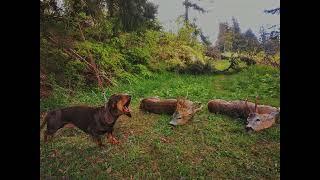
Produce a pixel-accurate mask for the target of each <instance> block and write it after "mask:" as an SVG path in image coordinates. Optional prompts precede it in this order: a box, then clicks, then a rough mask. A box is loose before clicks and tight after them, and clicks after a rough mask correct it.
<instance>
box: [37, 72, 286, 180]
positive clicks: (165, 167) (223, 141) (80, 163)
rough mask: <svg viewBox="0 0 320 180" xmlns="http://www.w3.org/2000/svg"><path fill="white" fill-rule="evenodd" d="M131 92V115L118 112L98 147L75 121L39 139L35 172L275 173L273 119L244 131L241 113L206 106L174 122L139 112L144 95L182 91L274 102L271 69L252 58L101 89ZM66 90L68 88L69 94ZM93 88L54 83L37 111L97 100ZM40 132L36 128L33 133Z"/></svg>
mask: <svg viewBox="0 0 320 180" xmlns="http://www.w3.org/2000/svg"><path fill="white" fill-rule="evenodd" d="M120 92H126V93H129V94H131V95H132V96H133V101H132V104H131V109H132V110H133V113H132V115H133V117H132V118H128V117H124V116H123V117H121V118H120V119H119V120H118V121H117V123H116V126H115V135H116V137H117V138H118V139H119V140H120V141H121V144H120V145H110V144H107V142H106V141H105V142H104V143H105V144H106V146H105V147H104V148H102V149H99V148H98V147H97V146H96V144H94V143H93V141H92V140H91V139H90V137H89V136H88V135H86V134H85V133H83V132H81V131H80V130H78V129H71V128H65V129H61V130H60V131H58V133H57V134H56V136H55V138H54V139H53V140H52V142H50V143H48V144H43V142H42V140H41V141H40V150H41V157H40V161H41V162H40V163H41V168H40V173H41V177H42V178H45V177H49V176H58V177H61V176H67V177H72V178H75V179H92V178H98V179H132V178H133V179H181V178H183V179H195V178H199V179H279V178H280V125H275V126H274V127H272V128H269V129H266V130H264V131H262V132H258V133H252V134H248V133H246V132H245V131H244V121H243V120H240V119H233V118H230V117H227V116H224V115H215V114H210V113H209V112H208V111H207V108H204V109H203V110H202V111H201V112H199V113H198V114H196V115H195V117H194V119H193V121H191V122H189V123H188V124H187V125H184V126H181V127H176V128H174V127H171V126H170V125H168V122H169V121H170V116H167V115H155V114H149V113H144V112H140V111H139V109H138V106H139V100H140V99H141V98H144V97H150V96H159V97H161V98H175V97H179V96H180V97H181V96H184V97H187V98H188V99H190V100H196V101H200V102H202V103H203V104H204V105H205V107H206V103H207V102H208V101H209V100H210V99H215V98H221V99H226V100H236V99H245V98H247V97H248V98H249V99H250V100H254V97H255V96H256V95H259V97H260V102H261V103H263V104H268V105H272V106H277V107H279V106H280V73H279V71H278V70H275V69H272V68H269V67H261V66H259V67H258V66H252V67H250V68H248V69H245V70H243V71H241V72H239V73H235V74H229V75H223V74H219V75H197V76H195V75H178V74H175V73H162V74H154V76H153V77H151V78H149V79H141V78H137V79H135V80H133V81H131V83H118V86H116V87H112V88H111V89H108V90H107V94H108V96H109V95H110V94H113V93H120ZM70 93H71V94H72V95H70ZM103 101H104V99H103V96H102V94H101V93H99V92H98V91H97V90H86V91H79V92H68V91H67V90H64V89H58V88H56V89H55V92H54V94H53V96H52V97H50V98H49V99H46V100H43V101H41V102H40V105H41V106H40V109H41V111H46V110H50V109H53V108H57V107H65V106H71V105H76V104H88V105H102V104H103ZM41 137H42V135H41Z"/></svg>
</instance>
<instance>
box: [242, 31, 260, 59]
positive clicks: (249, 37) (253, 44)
mask: <svg viewBox="0 0 320 180" xmlns="http://www.w3.org/2000/svg"><path fill="white" fill-rule="evenodd" d="M244 38H245V40H246V51H247V52H249V53H255V52H256V51H257V49H258V47H259V40H258V38H257V37H256V35H255V34H254V33H253V32H252V30H251V29H248V30H247V31H246V32H245V33H244Z"/></svg>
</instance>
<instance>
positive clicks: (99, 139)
mask: <svg viewBox="0 0 320 180" xmlns="http://www.w3.org/2000/svg"><path fill="white" fill-rule="evenodd" d="M93 140H94V142H95V143H96V144H97V145H98V146H99V147H103V146H104V145H103V144H102V141H101V138H100V137H93Z"/></svg>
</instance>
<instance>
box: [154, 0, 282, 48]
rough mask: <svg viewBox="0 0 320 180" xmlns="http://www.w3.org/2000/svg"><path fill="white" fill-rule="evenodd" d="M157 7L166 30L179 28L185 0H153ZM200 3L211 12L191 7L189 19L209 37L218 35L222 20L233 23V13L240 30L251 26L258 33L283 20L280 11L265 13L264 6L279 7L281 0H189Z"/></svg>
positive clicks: (213, 39) (213, 37) (212, 38)
mask: <svg viewBox="0 0 320 180" xmlns="http://www.w3.org/2000/svg"><path fill="white" fill-rule="evenodd" d="M150 1H151V2H154V3H155V4H157V5H159V7H158V15H157V17H158V19H159V21H160V22H161V23H162V24H163V26H164V28H165V30H167V31H170V30H172V31H175V30H176V29H177V26H176V23H175V20H176V19H177V18H178V16H180V15H183V14H184V6H183V5H182V2H183V1H184V0H150ZM190 1H191V2H195V3H197V4H198V5H199V6H201V7H203V8H204V9H206V10H209V11H210V12H208V13H206V14H201V13H199V12H196V11H195V10H193V9H190V10H189V19H190V20H192V19H193V18H197V21H196V24H197V25H198V26H199V27H201V28H202V30H203V32H204V34H205V35H206V36H209V38H210V41H211V42H214V41H215V40H216V39H217V35H218V29H219V23H220V22H229V23H231V22H232V21H231V19H232V16H234V17H235V18H236V19H237V20H238V22H239V23H240V28H241V31H242V32H244V31H246V30H247V29H248V28H251V29H252V31H253V32H254V33H255V34H256V35H257V36H258V33H259V29H260V27H261V26H262V25H264V26H268V25H269V26H271V25H274V24H280V15H271V14H265V13H264V12H263V11H264V10H265V9H273V8H276V7H280V0H200V1H199V0H190Z"/></svg>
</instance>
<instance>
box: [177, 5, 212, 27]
mask: <svg viewBox="0 0 320 180" xmlns="http://www.w3.org/2000/svg"><path fill="white" fill-rule="evenodd" d="M182 4H183V5H184V7H185V14H184V20H185V23H189V8H190V7H192V8H193V9H194V10H197V11H199V12H201V13H205V12H207V11H206V10H204V9H203V8H202V7H200V6H199V5H198V4H196V3H192V2H190V1H189V0H184V1H183V3H182Z"/></svg>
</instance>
